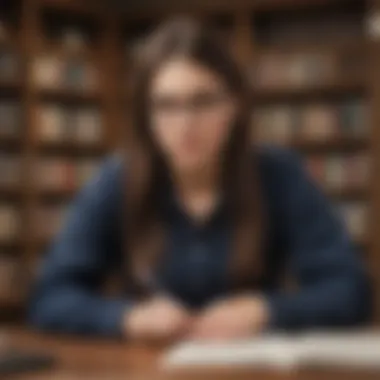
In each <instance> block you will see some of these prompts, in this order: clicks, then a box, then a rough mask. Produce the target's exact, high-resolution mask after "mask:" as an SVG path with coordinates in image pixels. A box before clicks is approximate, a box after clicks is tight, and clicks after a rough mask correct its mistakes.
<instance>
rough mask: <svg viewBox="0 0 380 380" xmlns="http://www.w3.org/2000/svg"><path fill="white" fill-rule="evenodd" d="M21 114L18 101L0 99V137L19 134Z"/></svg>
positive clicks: (10, 136)
mask: <svg viewBox="0 0 380 380" xmlns="http://www.w3.org/2000/svg"><path fill="white" fill-rule="evenodd" d="M0 70H1V69H0ZM22 114H23V112H22V106H21V103H20V102H17V101H11V100H3V99H0V137H7V138H8V137H9V138H13V137H18V136H20V132H21V124H22Z"/></svg>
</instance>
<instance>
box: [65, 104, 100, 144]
mask: <svg viewBox="0 0 380 380" xmlns="http://www.w3.org/2000/svg"><path fill="white" fill-rule="evenodd" d="M72 129H73V140H74V141H77V142H80V143H99V142H100V141H101V140H102V117H101V114H100V112H99V111H98V110H97V109H91V108H88V109H85V108H84V109H78V110H76V112H75V116H74V122H73V126H72Z"/></svg>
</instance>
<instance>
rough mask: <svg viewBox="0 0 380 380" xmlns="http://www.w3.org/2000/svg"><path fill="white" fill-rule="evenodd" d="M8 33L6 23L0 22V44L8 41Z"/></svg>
mask: <svg viewBox="0 0 380 380" xmlns="http://www.w3.org/2000/svg"><path fill="white" fill-rule="evenodd" d="M9 37H10V33H9V30H8V27H7V25H6V23H5V22H4V21H3V20H0V44H1V43H3V42H7V41H8V40H9Z"/></svg>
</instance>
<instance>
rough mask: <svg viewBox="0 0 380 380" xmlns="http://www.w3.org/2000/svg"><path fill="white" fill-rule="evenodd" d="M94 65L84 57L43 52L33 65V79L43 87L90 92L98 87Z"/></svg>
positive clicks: (38, 85) (97, 75)
mask: <svg viewBox="0 0 380 380" xmlns="http://www.w3.org/2000/svg"><path fill="white" fill-rule="evenodd" d="M98 79H99V73H98V71H97V69H96V66H95V65H94V64H93V63H92V62H88V61H87V60H86V59H83V58H81V57H79V58H68V57H66V58H65V57H62V56H59V55H56V54H48V53H47V54H43V55H41V56H39V57H37V58H36V59H35V61H34V65H33V81H34V83H35V84H36V86H37V87H39V88H43V89H59V90H69V91H70V90H71V91H79V92H91V91H94V90H96V89H97V87H98Z"/></svg>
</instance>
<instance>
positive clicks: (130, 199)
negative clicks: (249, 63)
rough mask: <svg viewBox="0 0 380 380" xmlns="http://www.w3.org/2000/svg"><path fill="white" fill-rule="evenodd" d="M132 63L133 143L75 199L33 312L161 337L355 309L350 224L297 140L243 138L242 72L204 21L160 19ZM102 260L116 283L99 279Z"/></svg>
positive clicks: (362, 316) (317, 322)
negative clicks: (287, 286)
mask: <svg viewBox="0 0 380 380" xmlns="http://www.w3.org/2000/svg"><path fill="white" fill-rule="evenodd" d="M136 67H137V68H138V71H137V73H136V74H135V75H134V79H135V83H134V87H133V96H132V108H131V109H132V115H131V117H132V125H133V133H132V135H133V136H132V137H131V139H130V141H131V144H130V146H129V147H128V149H126V151H127V152H128V153H127V154H126V155H125V157H123V158H122V157H113V158H111V159H110V160H109V162H107V163H106V164H105V165H104V168H103V169H102V170H101V172H100V174H99V175H98V176H97V178H96V179H95V180H93V181H92V183H91V184H89V185H88V186H87V187H86V188H85V189H84V190H83V191H82V192H81V194H80V196H79V197H78V199H77V200H76V202H75V203H74V205H73V208H72V210H71V214H70V215H69V218H68V221H67V223H66V226H65V228H64V229H63V231H62V232H61V233H60V235H59V237H58V238H57V240H56V241H55V243H54V244H53V246H52V248H51V251H50V253H49V254H48V255H47V258H46V262H45V265H44V268H43V270H42V273H41V278H40V280H39V283H38V286H37V289H36V292H35V294H34V297H33V299H32V303H31V309H30V318H31V321H32V323H33V324H35V325H36V326H38V327H41V328H44V329H50V330H59V331H65V332H75V333H88V334H103V335H114V336H115V335H118V336H124V337H128V338H129V339H138V340H142V339H144V340H157V339H158V340H161V339H162V340H167V339H176V338H192V339H235V338H241V337H245V336H248V335H250V334H256V333H259V332H261V331H264V330H267V329H280V330H283V329H287V330H289V329H305V328H325V327H337V326H347V325H353V324H357V323H360V322H363V321H365V320H366V319H367V318H368V317H369V314H370V310H371V297H370V291H369V286H368V281H367V277H366V275H365V272H364V270H363V266H362V263H361V262H360V260H359V258H358V257H357V255H356V252H355V250H354V249H353V247H352V245H351V243H350V240H349V237H348V236H347V233H346V231H345V230H344V229H343V228H342V226H341V224H340V223H339V221H338V220H337V219H336V218H335V216H334V215H333V212H332V208H331V206H330V205H329V204H328V202H327V201H326V199H325V198H324V197H323V196H322V194H321V193H320V192H319V191H318V190H317V188H316V187H315V186H314V185H313V184H312V183H311V181H310V180H309V178H308V177H307V175H306V174H305V172H304V170H303V169H302V167H301V166H300V164H299V162H298V161H297V159H296V158H294V156H293V155H291V154H290V153H287V152H284V151H279V150H275V149H272V150H270V149H260V150H259V149H257V150H256V151H254V150H253V149H252V143H251V141H252V140H251V138H250V134H251V133H250V125H249V119H250V112H251V102H250V98H249V91H248V90H247V88H246V81H245V79H244V77H243V76H242V74H241V72H240V71H239V69H238V68H237V65H236V64H235V63H234V61H233V60H232V59H231V57H230V56H229V55H228V53H227V51H226V50H225V48H224V47H223V46H222V45H221V44H220V43H219V42H218V41H217V39H216V38H215V36H214V35H213V33H211V32H209V31H207V30H206V29H205V28H204V27H203V26H202V25H199V24H198V23H197V22H195V21H192V20H189V19H181V20H172V21H169V22H168V23H166V24H165V25H164V26H162V27H161V28H159V30H158V31H156V33H155V34H154V35H153V36H152V37H151V38H150V39H148V40H147V41H146V43H145V46H144V48H143V49H141V51H139V57H138V62H137V65H136ZM124 205H125V208H124ZM285 268H286V269H287V270H289V271H290V272H291V274H292V276H293V277H294V278H295V280H296V281H297V288H296V289H294V290H293V291H285V290H284V289H281V278H282V274H283V273H284V269H285ZM109 273H118V274H119V275H120V277H121V278H122V279H123V281H124V285H125V286H124V293H123V294H122V295H120V297H119V298H109V297H105V296H104V295H102V294H101V292H100V290H99V289H100V286H101V284H102V282H103V280H104V278H105V276H106V275H108V274H109Z"/></svg>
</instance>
